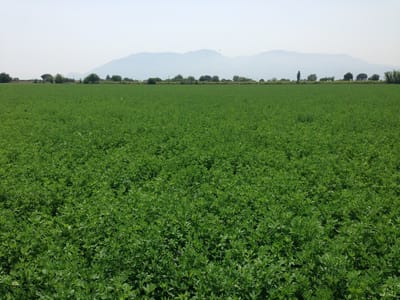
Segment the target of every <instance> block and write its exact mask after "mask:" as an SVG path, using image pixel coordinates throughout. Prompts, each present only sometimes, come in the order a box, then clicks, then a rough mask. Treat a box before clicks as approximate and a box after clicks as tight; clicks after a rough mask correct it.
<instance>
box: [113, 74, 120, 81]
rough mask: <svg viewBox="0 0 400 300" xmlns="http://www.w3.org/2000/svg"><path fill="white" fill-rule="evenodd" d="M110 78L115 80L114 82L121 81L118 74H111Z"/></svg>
mask: <svg viewBox="0 0 400 300" xmlns="http://www.w3.org/2000/svg"><path fill="white" fill-rule="evenodd" d="M111 80H112V81H115V82H121V81H122V77H121V76H119V75H113V76H111Z"/></svg>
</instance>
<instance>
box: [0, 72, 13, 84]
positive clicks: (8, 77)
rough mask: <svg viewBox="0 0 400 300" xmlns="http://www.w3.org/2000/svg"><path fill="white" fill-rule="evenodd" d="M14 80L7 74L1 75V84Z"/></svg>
mask: <svg viewBox="0 0 400 300" xmlns="http://www.w3.org/2000/svg"><path fill="white" fill-rule="evenodd" d="M11 81H12V78H11V76H10V75H9V74H7V73H0V83H8V82H11Z"/></svg>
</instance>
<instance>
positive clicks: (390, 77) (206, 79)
mask: <svg viewBox="0 0 400 300" xmlns="http://www.w3.org/2000/svg"><path fill="white" fill-rule="evenodd" d="M9 82H30V83H56V84H60V83H84V84H97V83H136V84H143V83H144V84H160V83H172V84H199V83H224V84H227V83H247V84H251V83H318V82H320V83H326V82H346V83H349V82H357V83H360V82H363V83H366V82H367V83H376V82H385V83H400V71H396V70H393V71H388V72H385V77H384V79H383V80H381V78H380V76H379V75H378V74H372V75H371V76H368V74H366V73H360V74H358V75H357V76H355V77H354V76H353V73H351V72H347V73H346V74H344V75H343V78H341V79H335V77H333V76H332V77H321V78H319V80H318V77H317V75H316V74H310V75H308V76H307V77H306V78H302V77H301V72H300V71H298V72H297V75H296V80H290V79H287V78H281V79H277V78H272V79H268V80H265V79H260V80H258V81H257V80H254V79H251V78H247V77H243V76H239V75H235V76H233V77H232V78H231V79H226V78H220V77H219V76H217V75H213V76H211V75H202V76H200V77H199V78H195V77H194V76H188V77H183V76H182V75H176V76H175V77H173V78H172V79H169V78H168V79H161V78H159V77H151V78H148V79H146V80H135V79H132V78H129V77H124V78H123V77H122V76H121V75H112V76H110V75H107V76H106V77H105V78H100V76H99V75H97V74H95V73H91V74H89V75H87V76H86V77H85V78H84V79H83V80H82V79H79V80H75V79H73V78H67V77H64V76H63V75H61V74H56V75H54V76H53V75H51V74H48V73H46V74H43V75H42V76H41V78H40V79H31V80H19V78H16V77H14V78H13V77H11V76H10V75H9V74H7V73H4V72H3V73H0V83H9Z"/></svg>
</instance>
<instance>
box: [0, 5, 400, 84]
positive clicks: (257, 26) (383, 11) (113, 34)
mask: <svg viewBox="0 0 400 300" xmlns="http://www.w3.org/2000/svg"><path fill="white" fill-rule="evenodd" d="M0 20H1V23H2V25H1V26H0V72H7V73H10V75H11V76H13V77H20V78H33V77H39V76H40V75H41V74H43V73H45V72H49V73H57V72H59V73H62V74H68V73H70V72H87V71H90V70H91V69H93V68H94V67H97V66H99V65H102V64H104V63H106V62H108V61H110V60H113V59H116V58H120V57H124V56H127V55H129V54H132V53H137V52H159V51H173V52H186V51H191V50H198V49H213V50H217V51H219V52H220V53H222V54H224V55H227V56H238V55H251V54H256V53H259V52H263V51H268V50H274V49H283V50H289V51H298V52H311V53H334V54H336V53H340V54H349V55H352V56H354V57H357V58H361V59H364V60H366V61H368V62H371V63H379V64H388V65H394V66H400V25H399V24H400V0H381V1H378V0H329V1H328V0H322V1H315V0H280V1H276V0H274V1H272V0H168V1H167V0H151V1H135V0H130V1H128V0H112V1H111V0H85V1H83V0H66V1H64V0H58V1H55V0H35V1H33V0H12V1H10V0H0Z"/></svg>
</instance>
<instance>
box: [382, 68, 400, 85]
mask: <svg viewBox="0 0 400 300" xmlns="http://www.w3.org/2000/svg"><path fill="white" fill-rule="evenodd" d="M385 81H386V82H387V83H400V71H391V72H386V73H385Z"/></svg>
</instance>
